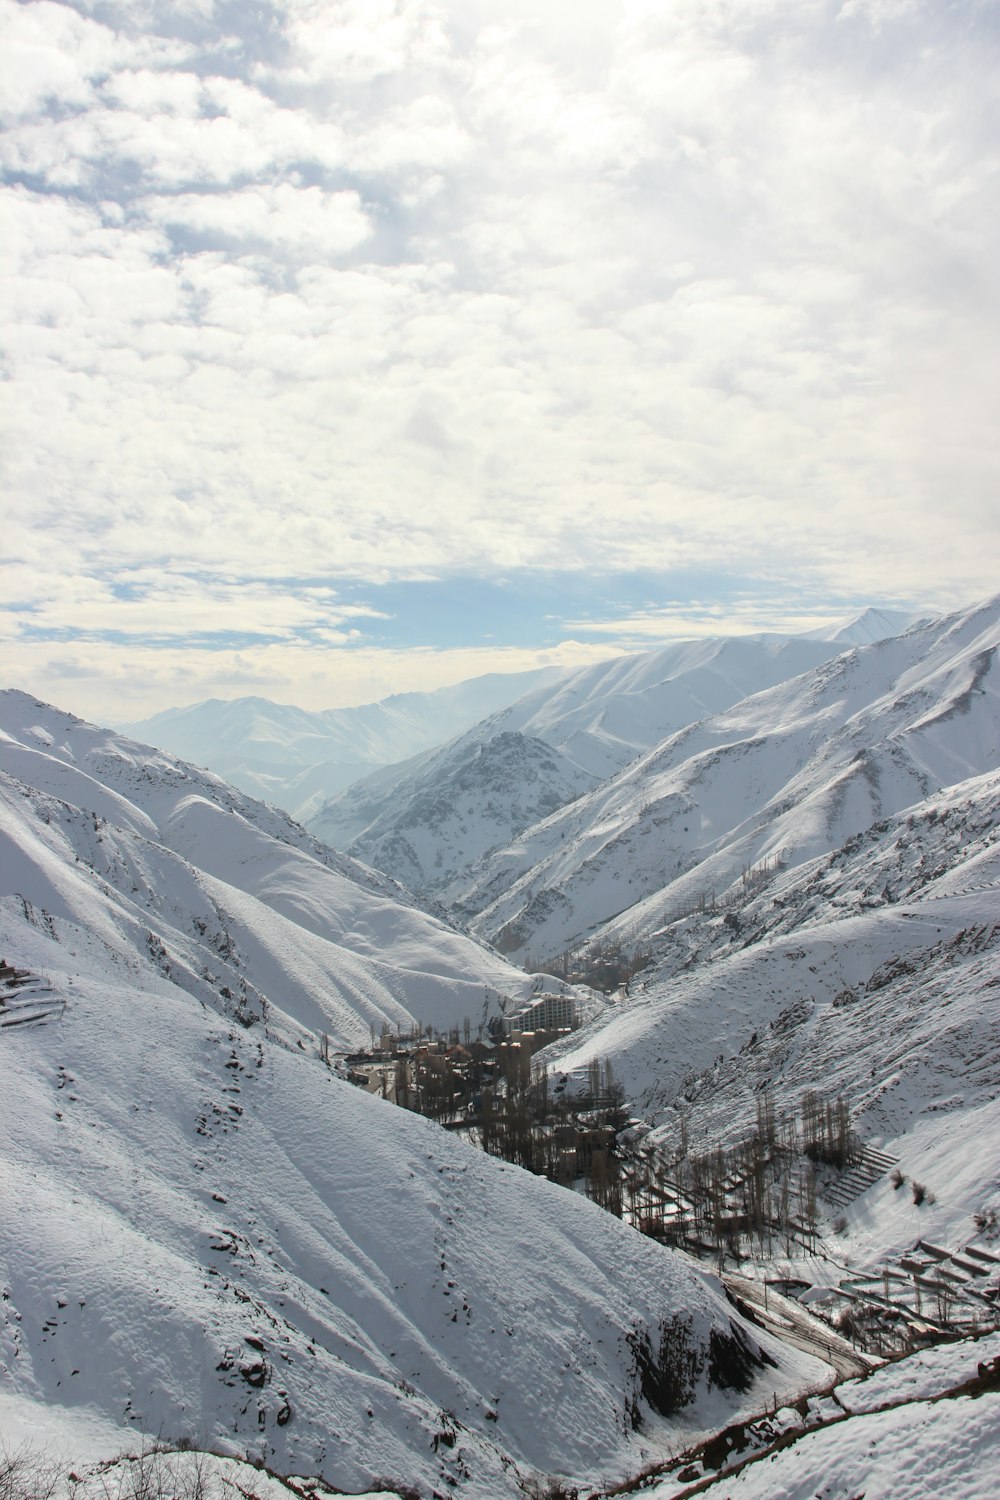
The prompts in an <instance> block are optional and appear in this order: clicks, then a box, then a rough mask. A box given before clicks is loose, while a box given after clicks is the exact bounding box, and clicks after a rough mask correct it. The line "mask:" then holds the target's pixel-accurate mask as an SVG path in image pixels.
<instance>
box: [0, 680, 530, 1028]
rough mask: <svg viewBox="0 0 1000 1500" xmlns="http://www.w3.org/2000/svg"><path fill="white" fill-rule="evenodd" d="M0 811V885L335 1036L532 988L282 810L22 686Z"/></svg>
mask: <svg viewBox="0 0 1000 1500" xmlns="http://www.w3.org/2000/svg"><path fill="white" fill-rule="evenodd" d="M0 817H2V820H3V822H2V833H0V838H2V840H3V845H4V847H3V869H4V880H5V887H4V888H5V890H6V891H7V893H8V894H13V893H14V892H17V893H18V894H19V895H20V896H22V897H23V898H24V899H25V901H27V902H30V903H31V905H32V906H33V907H34V908H35V909H37V910H40V911H45V912H47V913H49V914H51V916H52V917H53V918H62V919H66V920H69V921H72V922H74V923H76V924H78V925H80V926H85V927H87V928H88V929H89V930H91V931H93V932H99V933H101V934H102V936H103V938H104V940H105V942H106V944H107V945H108V948H109V950H112V951H114V952H115V953H117V954H118V955H119V956H120V958H121V961H122V962H128V961H129V958H128V955H130V954H131V953H132V951H133V950H134V949H135V948H137V947H140V948H144V949H145V950H147V951H148V952H149V953H155V954H156V955H157V963H158V965H159V967H160V969H161V970H162V971H163V972H166V973H169V974H170V976H171V977H172V979H173V981H174V982H175V983H177V984H180V985H182V986H184V987H185V988H186V989H187V990H188V991H189V993H190V994H192V995H194V996H197V997H198V998H199V999H205V1000H207V1001H209V1002H210V1003H218V1001H219V997H220V996H221V997H222V998H223V999H224V1000H226V1002H227V1004H229V1005H230V1007H231V1008H232V1009H234V1010H235V1009H237V1008H238V1009H240V1010H241V1011H242V1012H243V1013H247V1014H253V1015H254V1016H256V1017H258V1018H260V1017H262V1016H264V1015H265V1014H266V1013H267V1012H268V1011H269V1010H271V1009H275V1010H276V1011H280V1013H281V1015H282V1016H283V1017H285V1018H286V1021H287V1022H289V1023H294V1025H295V1026H296V1027H297V1028H299V1030H300V1031H301V1032H304V1033H311V1034H313V1035H315V1033H317V1032H319V1031H326V1032H327V1033H329V1035H330V1037H331V1039H332V1041H333V1043H334V1045H335V1046H338V1045H339V1046H345V1047H349V1046H352V1045H357V1044H358V1043H359V1042H362V1041H365V1040H366V1039H367V1038H368V1035H369V1030H370V1028H371V1027H372V1026H374V1027H375V1029H376V1031H378V1030H380V1029H381V1027H382V1024H383V1023H384V1022H387V1023H388V1024H389V1025H390V1027H391V1028H392V1029H394V1030H395V1029H396V1028H397V1027H402V1028H403V1029H404V1030H405V1029H408V1028H409V1027H410V1025H411V1024H412V1022H413V1021H414V1020H421V1021H423V1022H425V1023H426V1024H428V1025H433V1026H434V1027H436V1028H438V1029H446V1028H448V1027H449V1026H452V1025H455V1024H458V1023H460V1022H461V1021H462V1019H463V1017H464V1016H466V1015H468V1016H469V1017H470V1018H471V1019H472V1020H473V1021H474V1022H477V1023H478V1022H479V1021H480V1020H481V1019H483V1018H484V1016H485V1013H486V1012H487V1011H488V1010H489V1009H491V1008H492V1009H493V1010H494V1011H495V1009H496V1006H497V1001H498V996H499V994H500V993H504V994H517V993H526V992H527V989H528V988H529V987H530V980H529V979H528V978H527V976H525V975H524V974H523V973H521V972H520V971H518V970H515V969H512V968H510V967H508V966H507V965H506V964H505V963H504V962H503V961H502V960H500V959H498V958H497V956H496V954H494V953H491V952H489V951H487V950H485V949H484V948H483V947H482V946H481V945H480V944H479V943H477V942H475V941H473V940H471V939H470V938H468V937H467V936H465V935H464V934H463V933H460V932H458V931H456V930H455V929H454V928H453V927H451V926H449V925H448V924H447V922H445V921H442V920H439V919H437V918H435V917H433V916H429V915H428V914H427V913H426V912H425V911H423V910H422V909H420V908H419V907H418V906H417V905H416V904H415V902H414V900H413V898H412V897H411V896H410V895H409V893H407V892H406V891H404V890H403V889H402V888H401V887H400V886H398V885H397V884H396V883H395V882H394V881H392V880H390V879H389V878H388V877H386V876H384V875H380V874H378V873H376V872H374V871H370V870H366V869H365V868H364V867H363V866H361V865H358V864H357V863H356V862H355V861H354V860H351V859H348V858H347V857H346V856H342V855H339V854H335V853H334V852H333V851H332V850H330V849H328V848H327V847H326V846H325V845H323V844H320V843H318V842H317V841H316V840H315V839H313V838H311V837H310V836H309V835H308V834H307V833H305V831H304V830H303V829H302V828H300V827H299V826H298V825H297V824H295V823H293V822H292V821H291V819H290V818H289V817H288V815H287V814H285V813H282V812H280V811H278V810H277V809H276V808H273V807H268V806H266V805H265V804H263V803H259V802H255V801H254V800H253V799H252V798H250V797H247V796H244V795H243V794H242V793H240V792H237V791H235V790H234V789H233V788H232V787H229V786H227V785H226V784H225V783H224V782H222V781H220V780H219V779H218V778H217V777H215V776H212V775H211V773H209V772H202V771H198V770H196V769H195V768H194V767H192V766H186V765H184V764H183V762H180V761H177V760H175V759H174V758H173V757H171V756H168V755H166V754H165V753H164V752H162V751H156V750H152V749H150V748H149V747H147V746H141V745H137V744H135V743H134V742H132V741H130V740H127V739H125V738H124V737H123V736H121V735H117V734H114V733H112V732H111V731H108V730H102V729H97V728H95V727H94V726H92V725H88V724H85V723H83V722H82V721H80V720H78V719H75V718H73V717H72V716H71V715H67V714H63V713H60V712H58V711H57V710H55V709H52V708H49V707H46V706H45V705H43V704H40V703H38V702H36V701H35V700H34V699H33V698H30V697H28V696H27V695H26V694H23V693H4V694H0ZM275 1024H276V1023H275Z"/></svg>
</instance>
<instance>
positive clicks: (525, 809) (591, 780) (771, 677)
mask: <svg viewBox="0 0 1000 1500" xmlns="http://www.w3.org/2000/svg"><path fill="white" fill-rule="evenodd" d="M842 649H843V645H842V644H840V643H831V642H821V641H817V640H806V639H801V638H796V637H787V636H761V637H735V638H731V637H713V638H709V639H706V640H699V641H679V642H677V643H676V644H675V645H673V646H669V647H667V648H665V649H664V650H661V651H653V652H648V653H644V654H642V655H636V656H623V657H618V658H616V659H615V660H613V661H610V662H602V663H599V664H598V665H597V666H593V667H586V668H584V669H582V670H581V671H579V672H574V673H573V674H572V675H571V676H569V677H567V678H566V679H565V680H564V681H563V682H561V683H559V684H557V685H556V686H555V687H553V686H552V685H550V684H546V685H543V686H541V687H538V688H536V689H535V690H534V691H532V692H530V693H528V694H526V695H525V696H524V697H523V698H521V699H520V700H518V701H517V702H516V703H513V704H511V706H510V707H509V708H506V709H503V710H502V711H500V712H498V713H496V714H494V715H493V716H492V717H491V718H489V719H487V720H486V721H485V722H483V723H481V724H477V725H476V726H475V727H474V728H472V729H471V730H469V731H468V732H467V733H466V734H464V735H462V736H461V737H460V738H458V739H457V740H455V741H453V742H452V743H450V744H448V745H445V746H444V747H443V748H442V749H440V750H438V751H435V752H432V753H429V754H425V755H422V756H420V757H419V758H418V759H416V760H415V761H414V762H411V763H409V764H406V765H403V766H399V767H396V768H395V769H394V768H389V769H388V770H385V771H382V772H380V773H377V774H375V775H373V776H372V777H369V778H367V779H365V780H364V781H361V782H358V783H357V784H356V785H354V786H352V787H351V788H349V789H348V790H347V791H346V792H344V793H342V794H341V795H340V796H339V797H336V798H333V799H331V801H330V802H329V803H327V805H326V806H325V807H324V808H323V809H322V810H321V811H320V812H319V813H317V814H316V815H315V817H313V818H311V819H310V820H309V827H310V829H311V830H312V832H314V833H315V834H316V835H317V836H318V837H319V838H323V839H325V840H326V841H327V842H328V843H330V844H333V845H334V846H335V847H336V848H350V849H351V851H352V852H353V853H355V854H357V856H358V857H359V858H360V859H363V860H365V861H366V863H369V864H373V865H375V866H377V867H378V868H379V869H384V870H392V871H393V872H394V873H396V872H400V871H405V873H404V874H402V876H401V878H402V879H404V880H406V881H407V883H408V884H410V885H412V886H413V888H414V889H416V890H423V891H430V892H434V893H435V894H439V895H440V896H441V898H442V899H444V900H450V899H452V898H453V897H454V895H455V893H456V891H457V890H458V889H459V888H460V887H461V884H462V881H463V880H464V874H459V873H458V872H464V871H466V870H467V869H468V867H469V866H470V865H472V864H473V863H474V862H475V861H477V860H479V859H480V858H481V857H482V856H483V855H484V854H486V853H487V852H488V851H490V850H492V849H494V848H498V847H501V846H503V845H505V844H507V843H509V842H510V841H511V840H512V839H513V838H515V837H516V836H517V835H518V834H519V833H521V832H522V831H523V830H524V829H525V828H527V827H529V826H530V825H531V824H532V823H534V822H536V821H538V820H539V819H540V818H542V817H544V816H546V815H547V814H548V813H549V812H551V811H552V810H553V809H555V808H557V807H559V806H562V805H563V804H565V803H567V802H569V801H572V800H573V799H574V798H575V797H577V796H578V795H579V794H580V793H581V792H582V791H584V790H587V789H589V788H591V787H593V786H595V785H596V784H597V782H598V781H599V780H600V779H601V778H602V777H605V776H608V775H611V774H612V773H614V772H617V771H619V770H620V769H621V768H622V767H623V766H625V765H627V764H628V762H630V761H631V760H633V759H634V758H635V757H636V756H637V755H639V754H641V753H642V752H644V751H648V750H649V749H650V748H651V747H652V746H654V745H656V744H658V743H659V742H660V741H661V740H662V739H663V738H664V736H666V735H668V734H670V733H672V732H674V731H675V730H677V729H680V728H682V727H683V726H684V725H686V724H689V723H691V722H692V721H693V720H695V719H701V718H704V717H705V716H706V715H707V714H710V713H715V712H718V711H719V710H720V709H723V708H727V707H729V706H730V705H732V704H733V703H736V702H737V701H738V700H739V699H741V698H743V697H745V696H746V695H747V694H748V693H754V692H758V691H759V690H760V689H762V688H765V687H768V686H770V685H771V684H773V683H776V682H782V681H784V680H785V679H786V678H788V677H791V676H794V675H795V674H796V673H799V672H801V671H803V670H804V669H805V668H806V667H809V666H813V665H816V664H817V663H820V662H823V661H827V660H829V659H830V658H831V657H832V656H835V655H836V654H837V653H838V652H839V651H841V650H842Z"/></svg>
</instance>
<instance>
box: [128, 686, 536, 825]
mask: <svg viewBox="0 0 1000 1500" xmlns="http://www.w3.org/2000/svg"><path fill="white" fill-rule="evenodd" d="M562 675H563V674H562V673H561V672H560V671H558V670H557V669H555V668H541V669H540V670H538V671H535V672H511V673H497V672H494V673H489V674H488V675H486V676H483V677H474V678H471V679H470V680H469V681H468V682H460V683H458V684H456V685H455V686H452V687H446V688H439V689H438V690H437V691H436V692H431V693H396V694H394V695H393V696H392V697H391V698H385V699H383V700H382V701H381V702H379V703H367V704H364V705H362V706H361V707H359V708H330V709H325V710H320V711H317V712H309V711H307V710H306V709H302V708H297V707H295V706H294V705H293V704H283V703H271V702H270V701H269V700H268V699H266V698H234V699H231V700H229V701H223V700H222V699H219V698H210V699H208V700H207V701H206V702H204V703H194V704H191V705H189V706H188V707H186V708H168V709H165V710H164V711H163V712H162V713H158V714H154V715H153V717H152V718H150V719H144V720H143V721H142V722H141V723H137V724H129V725H125V726H124V728H125V730H126V731H127V733H128V734H130V735H132V736H133V737H134V738H136V739H138V740H141V741H142V742H144V743H146V744H151V745H160V746H162V747H163V748H164V749H166V750H169V751H171V752H172V753H173V754H174V755H179V756H182V757H183V758H184V759H185V760H188V761H192V762H193V763H194V764H195V765H199V766H200V765H204V766H209V767H210V768H211V769H212V770H213V771H215V772H216V773H217V774H218V775H220V776H223V777H225V779H226V780H227V781H230V782H232V783H233V785H234V786H238V787H240V788H241V789H242V790H243V791H245V792H250V793H251V794H252V795H253V796H255V797H263V798H265V799H266V800H267V801H269V802H275V803H277V805H278V806H279V807H284V808H287V810H288V811H289V812H291V813H292V814H293V815H294V816H295V817H296V818H298V819H300V820H301V819H304V818H306V817H308V816H310V815H311V814H312V813H314V812H316V811H318V809H319V808H320V807H321V806H322V804H323V802H324V801H325V800H326V799H327V798H329V797H331V796H333V794H334V793H335V792H338V791H340V790H341V789H342V788H343V787H346V786H349V785H350V784H351V782H352V781H356V780H357V779H358V778H359V777H361V776H366V775H368V774H369V773H370V772H371V770H372V768H373V767H375V766H384V765H389V764H392V763H395V762H397V761H400V760H403V759H406V758H408V757H410V756H413V755H416V754H417V753H418V752H420V751H423V750H428V749H430V748H432V747H433V746H435V745H440V744H441V743H443V741H445V740H448V739H451V738H452V737H453V736H454V735H456V734H461V733H462V732H463V731H464V730H465V729H467V728H468V727H469V726H470V725H472V724H475V723H476V722H477V721H478V720H480V719H482V718H483V717H484V716H485V715H487V714H491V713H494V712H495V711H496V710H497V709H498V708H502V707H504V706H505V705H506V704H508V703H512V702H513V701H514V700H515V699H516V698H519V697H521V695H522V694H524V693H526V692H529V691H530V690H531V689H533V688H536V687H538V686H540V685H542V684H543V683H553V682H556V681H558V680H559V678H560V677H561V676H562Z"/></svg>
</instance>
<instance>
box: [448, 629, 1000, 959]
mask: <svg viewBox="0 0 1000 1500" xmlns="http://www.w3.org/2000/svg"><path fill="white" fill-rule="evenodd" d="M998 642H1000V601H997V600H993V601H990V602H989V603H987V604H984V605H982V606H979V607H978V608H976V609H973V610H971V611H968V612H965V613H962V614H958V615H954V616H949V617H946V618H944V619H940V620H935V621H931V622H928V623H926V624H922V625H918V626H915V627H913V628H912V629H911V630H909V631H908V632H906V633H905V634H904V635H902V636H897V637H892V638H890V639H888V640H883V641H880V642H877V643H875V644H873V645H869V646H862V647H858V648H855V649H853V650H850V651H847V652H845V653H843V654H841V655H838V656H837V657H835V658H834V659H833V660H831V661H829V662H827V663H825V664H824V665H822V666H820V667H817V668H815V669H813V670H812V671H809V672H805V673H803V674H802V675H801V676H799V677H795V678H792V679H790V680H789V681H786V682H783V683H780V684H779V685H778V686H776V687H773V688H771V689H769V690H767V691H765V692H760V693H756V694H754V695H753V696H751V697H748V698H745V699H743V700H742V701H741V702H739V703H736V704H734V705H733V706H732V707H731V708H729V709H727V710H725V711H723V712H722V713H717V714H714V715H711V716H709V717H706V718H703V719H701V720H699V721H697V722H695V723H692V724H689V725H688V726H686V727H685V728H683V729H681V730H679V731H678V732H677V733H675V734H673V735H671V736H670V737H668V738H667V739H666V740H664V742H663V743H662V744H660V745H658V746H657V747H656V748H655V749H654V750H652V751H651V752H650V753H648V754H646V755H644V756H640V757H639V758H638V759H636V760H634V761H633V762H631V763H630V764H629V765H628V766H627V767H626V768H625V770H624V771H622V772H621V773H620V774H618V775H617V776H615V777H612V778H610V779H609V780H608V781H606V782H604V783H603V784H601V785H600V786H598V787H596V788H595V789H593V790H591V791H590V792H588V793H586V794H585V795H584V796H582V797H580V798H578V799H577V800H576V801H575V802H573V803H572V804H570V805H569V806H567V807H563V808H562V809H560V810H559V811H557V812H555V813H553V814H552V815H551V816H549V817H548V818H546V819H545V820H544V821H543V822H540V823H538V824H536V825H535V826H534V827H532V828H529V829H527V830H526V831H525V832H524V833H522V834H521V836H520V837H519V838H518V839H517V840H515V841H513V842H512V843H511V844H510V845H509V846H508V847H506V848H504V849H500V850H498V851H497V852H496V853H494V854H493V855H491V856H488V857H487V858H486V859H484V860H483V861H481V863H480V865H479V867H478V869H476V870H474V871H473V872H471V875H470V877H469V878H468V880H467V884H466V888H465V889H464V891H459V889H458V886H459V883H458V882H457V881H456V882H454V883H453V885H452V887H451V888H450V889H449V891H448V896H449V897H450V899H451V900H452V902H453V903H454V905H455V908H456V909H457V910H458V911H460V912H464V913H465V914H466V915H467V916H469V917H470V918H471V919H472V921H471V926H472V930H474V931H476V932H478V933H479V934H480V935H482V936H484V937H486V938H488V939H489V940H490V941H491V942H494V943H496V944H497V945H498V946H499V947H501V948H502V949H503V951H505V952H508V953H510V954H512V955H516V956H517V957H521V958H523V956H525V955H527V954H532V955H534V956H535V957H536V958H542V957H545V956H547V955H555V954H558V953H560V952H562V951H563V950H565V949H567V948H572V947H576V946H578V945H579V944H580V943H582V942H584V941H586V940H587V939H589V938H592V937H599V938H610V939H614V940H616V941H623V942H626V943H635V942H638V941H645V940H646V939H648V938H649V937H650V936H651V935H652V934H653V933H655V932H656V931H658V930H659V929H660V928H662V927H663V926H664V924H666V923H669V922H670V921H672V920H673V919H674V918H676V917H677V916H678V915H679V914H681V913H682V912H684V911H685V910H687V909H690V908H691V907H694V906H697V905H698V904H699V903H701V902H703V901H705V900H709V901H711V900H712V899H718V900H728V899H735V898H737V897H738V896H739V894H740V892H741V891H742V889H743V888H744V886H745V884H746V882H747V880H748V879H749V880H756V879H759V878H764V877H765V876H766V873H767V871H768V870H771V871H773V869H774V868H776V867H777V866H784V867H787V868H790V867H793V866H796V865H799V864H801V863H803V862H804V861H806V860H809V859H812V858H815V857H816V856H818V855H820V854H822V853H824V852H826V851H830V850H833V849H835V848H837V847H838V846H839V845H840V844H842V843H843V842H844V840H846V839H848V838H849V837H851V836H852V835H854V834H856V833H859V832H860V831H862V830H863V829H865V828H867V827H868V826H869V825H870V824H871V823H873V822H876V821H878V820H879V819H880V818H884V817H886V816H887V815H891V814H892V813H894V812H896V811H898V810H900V809H901V808H904V807H907V806H909V805H910V804H911V803H913V802H916V801H918V800H920V799H921V798H923V797H925V796H927V795H928V794H929V793H930V792H932V791H935V790H936V789H937V788H939V787H942V786H949V785H952V784H954V783H955V782H957V781H959V780H961V779H964V778H967V777H968V776H970V775H974V774H977V773H979V772H983V771H986V770H990V769H993V768H995V767H997V766H998V765H1000V667H998V662H997V645H998Z"/></svg>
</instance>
